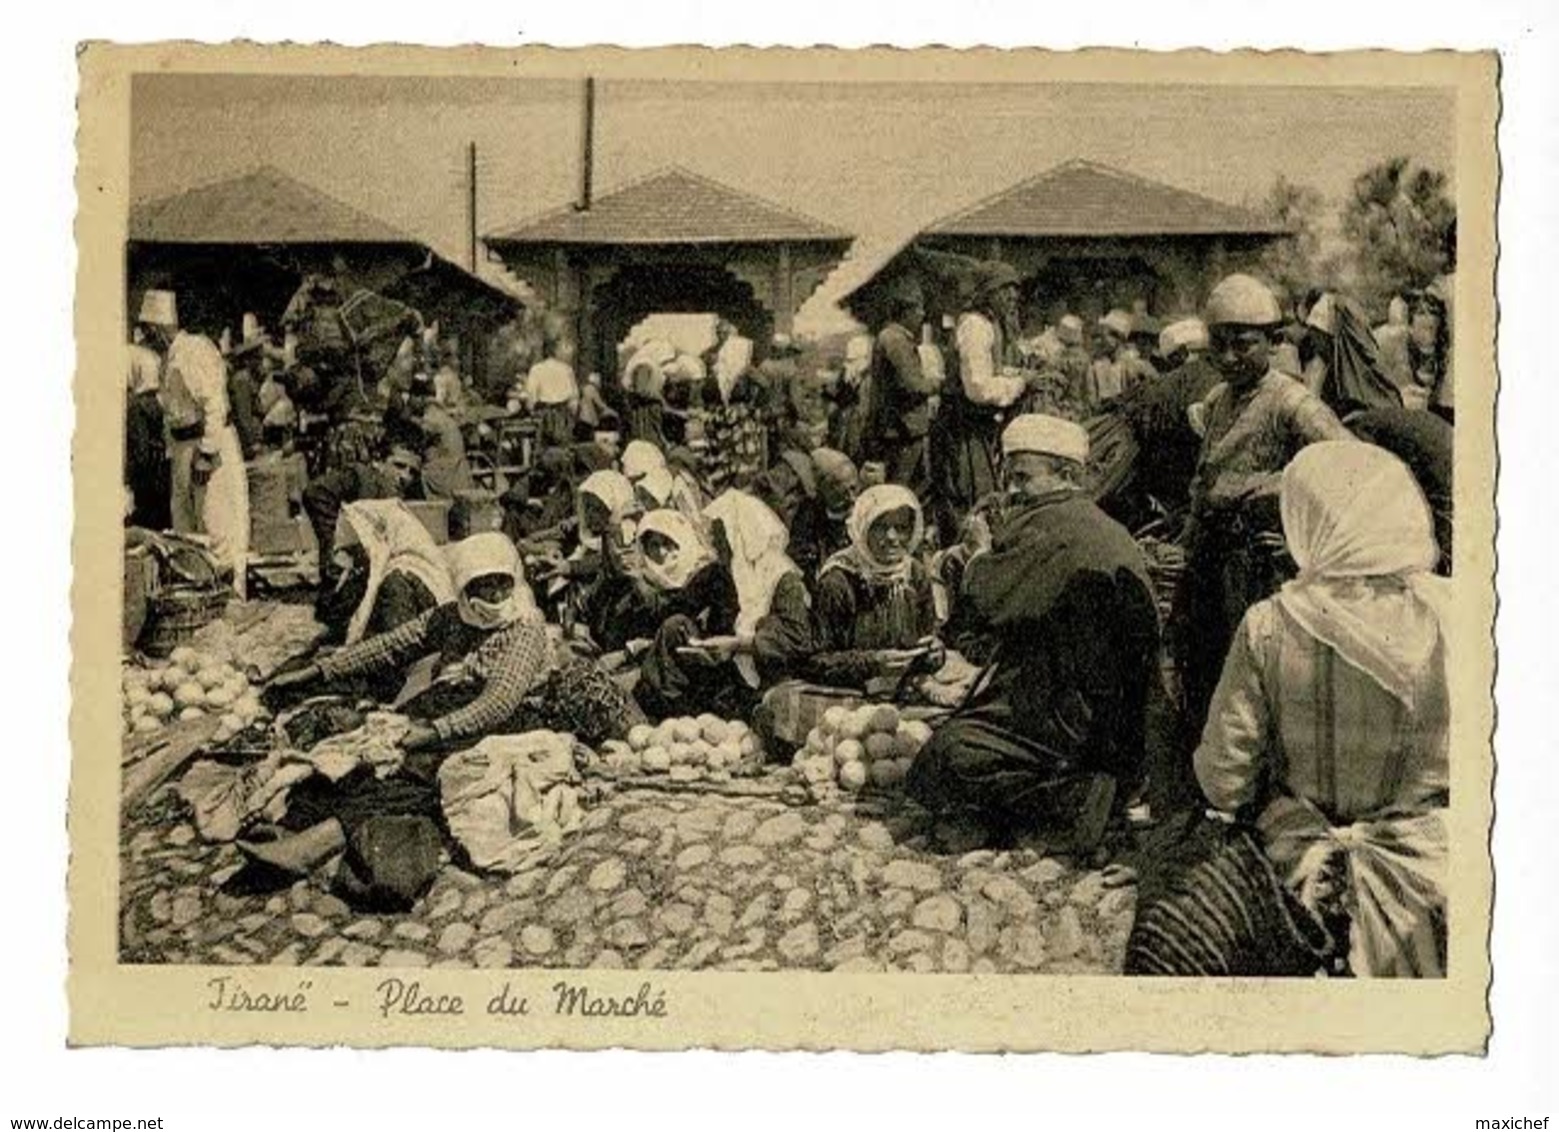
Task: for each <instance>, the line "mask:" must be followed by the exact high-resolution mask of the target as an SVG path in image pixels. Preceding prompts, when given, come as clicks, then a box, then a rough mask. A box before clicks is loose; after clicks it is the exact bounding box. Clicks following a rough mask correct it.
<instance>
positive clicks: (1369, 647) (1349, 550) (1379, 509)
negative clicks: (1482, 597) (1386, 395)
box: [1275, 440, 1449, 708]
mask: <svg viewBox="0 0 1559 1132" xmlns="http://www.w3.org/2000/svg"><path fill="white" fill-rule="evenodd" d="M1281 505H1282V513H1283V534H1284V537H1285V538H1286V539H1287V541H1288V548H1289V552H1290V553H1291V554H1292V555H1293V556H1294V561H1295V562H1297V563H1298V564H1299V576H1298V577H1297V578H1295V579H1294V580H1293V581H1291V582H1289V583H1288V584H1287V585H1285V586H1284V587H1283V589H1282V590H1281V591H1280V592H1279V593H1278V595H1277V597H1276V599H1275V600H1276V601H1277V603H1278V605H1279V606H1280V608H1282V609H1283V611H1284V612H1285V613H1287V614H1288V615H1289V616H1290V617H1292V618H1293V619H1294V620H1295V621H1296V622H1298V623H1299V625H1300V626H1301V627H1302V628H1303V629H1304V630H1305V632H1307V633H1309V634H1310V635H1311V636H1313V637H1315V638H1316V639H1318V640H1320V641H1322V642H1324V643H1325V644H1327V645H1329V646H1331V647H1332V648H1333V649H1335V650H1336V651H1337V654H1338V655H1339V656H1341V657H1342V658H1343V659H1344V660H1345V661H1347V662H1348V663H1349V664H1351V665H1353V666H1354V667H1355V668H1358V669H1359V670H1360V671H1362V672H1363V673H1365V674H1366V675H1367V676H1369V677H1370V678H1371V679H1373V680H1374V681H1375V682H1376V683H1378V684H1379V685H1380V686H1381V687H1382V688H1384V689H1385V690H1386V691H1387V692H1389V693H1390V694H1391V695H1392V696H1394V697H1395V698H1397V699H1398V700H1400V701H1401V702H1402V703H1403V704H1404V705H1405V706H1407V707H1409V708H1411V707H1412V706H1413V691H1414V688H1415V687H1416V686H1417V684H1418V683H1419V682H1420V681H1421V680H1422V679H1423V678H1424V676H1425V675H1426V671H1427V669H1428V667H1429V665H1430V664H1431V663H1432V661H1433V659H1434V657H1435V655H1436V646H1437V645H1439V644H1440V643H1441V637H1442V631H1443V626H1442V617H1441V614H1442V611H1443V610H1444V608H1445V599H1446V597H1447V596H1448V593H1449V585H1448V583H1447V581H1446V579H1443V578H1437V577H1435V576H1433V575H1432V574H1430V573H1429V571H1430V570H1431V569H1432V568H1433V566H1434V564H1435V560H1436V558H1437V556H1438V553H1439V551H1438V549H1437V547H1436V544H1435V540H1434V531H1433V526H1432V523H1431V520H1430V513H1429V505H1428V504H1427V503H1426V502H1425V501H1424V496H1423V492H1422V491H1421V490H1420V489H1419V486H1418V483H1417V481H1415V480H1414V479H1413V475H1412V473H1411V472H1409V471H1408V469H1407V466H1406V465H1405V464H1403V463H1402V461H1400V460H1398V459H1397V458H1396V457H1395V456H1393V455H1392V454H1391V453H1389V452H1387V451H1385V450H1384V449H1382V448H1377V447H1375V446H1374V445H1372V444H1364V443H1360V442H1358V441H1346V440H1334V441H1324V442H1322V443H1318V444H1312V445H1310V446H1309V447H1307V448H1305V449H1304V450H1303V451H1302V452H1300V453H1299V455H1298V456H1296V457H1294V459H1293V461H1292V462H1290V464H1289V465H1288V467H1287V468H1286V469H1285V470H1284V472H1283V488H1282V500H1281ZM1440 655H1441V657H1442V658H1443V657H1444V655H1445V654H1444V651H1443V650H1442V651H1441V653H1440Z"/></svg>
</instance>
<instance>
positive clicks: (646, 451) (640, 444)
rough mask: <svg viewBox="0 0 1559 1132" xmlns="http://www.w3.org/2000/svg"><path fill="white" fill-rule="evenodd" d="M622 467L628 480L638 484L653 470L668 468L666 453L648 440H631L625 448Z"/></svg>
mask: <svg viewBox="0 0 1559 1132" xmlns="http://www.w3.org/2000/svg"><path fill="white" fill-rule="evenodd" d="M622 469H623V475H625V476H627V477H628V482H629V483H631V484H637V483H638V482H639V481H640V480H642V479H643V478H644V477H645V476H647V475H649V474H650V473H651V472H655V471H665V470H666V454H665V453H664V452H663V451H661V449H660V447H659V446H658V445H656V444H652V443H651V442H650V441H648V440H630V441H629V442H628V447H626V448H624V449H623V458H622Z"/></svg>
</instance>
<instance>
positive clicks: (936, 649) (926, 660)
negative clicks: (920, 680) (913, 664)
mask: <svg viewBox="0 0 1559 1132" xmlns="http://www.w3.org/2000/svg"><path fill="white" fill-rule="evenodd" d="M920 647H922V648H924V649H925V650H926V651H925V653H924V654H923V660H922V662H921V664H920V665H919V667H920V668H921V669H923V670H924V671H926V672H938V671H940V670H941V668H942V666H943V665H944V664H946V663H947V646H946V645H944V644H943V643H942V642H941V641H939V640H937V639H936V638H935V637H927V638H926V639H925V640H923V641H921V642H920Z"/></svg>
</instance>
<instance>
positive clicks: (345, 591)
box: [314, 499, 455, 645]
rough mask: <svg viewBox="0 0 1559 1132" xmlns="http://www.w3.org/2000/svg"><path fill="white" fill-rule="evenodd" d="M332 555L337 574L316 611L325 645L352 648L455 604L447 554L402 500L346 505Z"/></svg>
mask: <svg viewBox="0 0 1559 1132" xmlns="http://www.w3.org/2000/svg"><path fill="white" fill-rule="evenodd" d="M335 548H336V551H335V553H336V558H337V560H338V561H337V566H338V568H339V571H340V572H339V574H338V575H337V578H336V581H335V584H334V585H333V586H331V587H330V588H329V589H327V590H325V591H323V592H322V593H321V594H320V595H319V598H318V600H317V601H316V602H315V607H314V612H315V616H316V617H318V618H319V620H320V621H321V622H322V623H323V624H324V625H325V628H326V630H327V634H328V635H327V637H326V639H327V640H333V641H339V642H344V643H345V644H348V645H354V644H356V643H357V642H358V641H360V640H362V639H363V638H364V637H372V636H377V635H378V634H380V633H387V632H389V631H390V630H392V629H398V628H399V627H400V626H402V625H404V624H405V623H406V622H408V621H411V620H413V619H415V618H416V617H418V616H420V615H421V614H423V613H425V612H427V611H428V610H429V609H432V608H433V607H434V606H437V605H442V604H444V603H445V602H448V601H452V600H453V599H454V596H455V591H454V585H453V582H452V581H451V579H450V575H449V564H448V562H447V560H446V558H445V555H444V552H443V551H442V550H441V549H439V546H438V544H437V543H435V542H434V541H433V536H432V535H430V534H429V533H428V531H427V528H426V527H424V526H423V525H422V524H421V523H420V522H419V521H418V520H417V517H416V516H415V515H413V514H412V513H411V511H410V510H408V509H407V507H406V505H405V504H404V503H402V502H401V501H400V500H398V499H364V500H358V501H356V502H354V503H348V504H346V505H344V506H343V507H342V508H341V515H340V517H339V519H338V520H337V522H336V537H335Z"/></svg>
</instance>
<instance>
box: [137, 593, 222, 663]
mask: <svg viewBox="0 0 1559 1132" xmlns="http://www.w3.org/2000/svg"><path fill="white" fill-rule="evenodd" d="M232 597H233V591H232V590H231V589H229V588H228V587H227V586H216V587H200V586H169V587H167V588H165V589H160V590H158V591H157V594H156V596H155V597H153V598H152V602H151V615H150V616H149V617H148V618H147V627H146V630H145V632H144V633H143V634H142V637H141V651H142V652H144V653H146V654H147V655H148V656H158V657H162V656H167V655H168V654H169V653H171V652H172V651H173V650H174V649H176V648H178V647H179V646H180V645H184V644H188V643H189V642H190V640H191V638H193V637H194V636H195V634H196V633H197V632H198V631H200V630H201V629H203V628H205V627H206V626H207V625H209V624H211V622H213V621H215V620H216V619H217V618H218V617H220V616H222V611H223V610H224V609H226V608H227V603H228V602H229V601H230V600H232Z"/></svg>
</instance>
